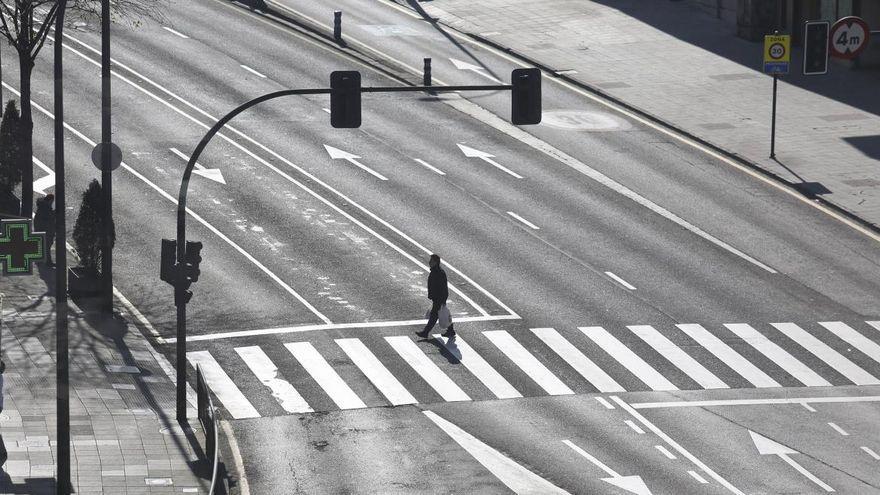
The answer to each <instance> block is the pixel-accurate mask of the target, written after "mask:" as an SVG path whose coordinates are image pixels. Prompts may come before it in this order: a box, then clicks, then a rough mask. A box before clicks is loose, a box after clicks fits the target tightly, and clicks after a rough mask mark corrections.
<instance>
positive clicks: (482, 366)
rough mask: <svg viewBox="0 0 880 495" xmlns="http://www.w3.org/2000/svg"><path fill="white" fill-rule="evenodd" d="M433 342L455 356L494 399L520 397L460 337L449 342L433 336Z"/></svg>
mask: <svg viewBox="0 0 880 495" xmlns="http://www.w3.org/2000/svg"><path fill="white" fill-rule="evenodd" d="M434 340H436V341H437V342H439V343H441V344H443V347H445V348H446V350H447V351H448V352H449V353H450V354H452V355H453V356H455V357H456V359H458V360H459V362H461V364H463V365H464V367H465V368H467V369H468V370H469V371H470V372H471V373H472V374H473V375H474V376H475V377H477V379H478V380H480V381H481V382H483V385H485V386H486V388H488V389H489V391H490V392H492V393H493V394H495V397H498V398H499V399H512V398H516V397H522V394H521V393H519V391H518V390H517V389H516V388H514V386H513V385H511V384H510V382H508V381H507V380H505V379H504V377H503V376H501V373H498V372H497V371H495V368H493V367H492V366H491V365H490V364H489V363H487V362H486V360H485V359H483V357H482V356H480V355H479V354H477V351H475V350H474V349H473V348H472V347H471V346H470V345H468V343H467V342H465V341H464V340H462V338H461V337H455V338H454V339H452V340H451V341H450V339H448V338H446V337H442V336H440V335H434Z"/></svg>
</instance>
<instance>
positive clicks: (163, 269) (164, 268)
mask: <svg viewBox="0 0 880 495" xmlns="http://www.w3.org/2000/svg"><path fill="white" fill-rule="evenodd" d="M176 270H177V241H176V240H173V239H162V259H161V261H160V265H159V279H160V280H162V281H163V282H168V283H169V284H171V285H174V282H175V280H174V277H175V271H176Z"/></svg>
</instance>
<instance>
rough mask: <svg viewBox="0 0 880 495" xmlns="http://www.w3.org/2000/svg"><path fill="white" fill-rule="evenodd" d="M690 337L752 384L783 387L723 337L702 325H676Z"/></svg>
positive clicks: (761, 386) (763, 386) (762, 386)
mask: <svg viewBox="0 0 880 495" xmlns="http://www.w3.org/2000/svg"><path fill="white" fill-rule="evenodd" d="M676 326H677V327H678V328H680V329H681V330H682V331H683V332H684V333H686V334H687V335H688V337H690V338H692V339H694V340H695V341H696V342H697V343H698V344H700V345H701V346H703V348H704V349H706V350H707V351H709V352H711V353H712V354H714V355H715V357H717V358H718V359H720V360H721V362H723V363H724V364H726V365H727V366H729V367H730V368H731V369H733V371H736V372H737V373H739V374H740V375H741V376H742V377H743V378H745V379H746V380H748V381H750V382H752V385H754V386H756V387H758V388H765V387H781V386H782V385H780V384H779V383H778V382H777V381H776V380H774V379H773V378H770V375H768V374H767V373H764V372H763V371H761V370H760V369H759V368H758V367H757V366H755V365H754V364H752V363H751V362H750V361H749V360H748V359H746V358H744V357H742V355H741V354H740V353H738V352H736V351H735V350H733V349H732V348H731V347H730V346H729V345H727V344H725V343H724V342H723V341H722V340H721V339H719V338H718V337H716V336H715V335H713V334H712V333H710V332H709V331H708V330H706V329H705V328H703V327H702V326H701V325H696V324H682V325H676Z"/></svg>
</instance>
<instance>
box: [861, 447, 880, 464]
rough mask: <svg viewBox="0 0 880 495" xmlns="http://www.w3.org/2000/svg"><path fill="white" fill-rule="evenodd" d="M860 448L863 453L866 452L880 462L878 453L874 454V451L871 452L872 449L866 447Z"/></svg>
mask: <svg viewBox="0 0 880 495" xmlns="http://www.w3.org/2000/svg"><path fill="white" fill-rule="evenodd" d="M860 448H861V449H862V450H863V451H865V453H866V454H868V455H869V456H871V457H873V458H874V460H875V461H880V455H877V453H876V452H874V451H873V450H871V449H870V448H868V447H865V446H862V447H860Z"/></svg>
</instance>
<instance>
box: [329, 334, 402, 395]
mask: <svg viewBox="0 0 880 495" xmlns="http://www.w3.org/2000/svg"><path fill="white" fill-rule="evenodd" d="M336 343H337V344H338V345H339V347H341V348H342V350H343V351H345V354H346V355H347V356H348V358H349V359H351V361H352V362H353V363H354V364H355V366H357V367H358V368H359V369H360V370H361V372H362V373H363V374H364V375H366V377H367V378H369V379H370V381H371V382H373V385H375V386H376V388H377V389H379V391H380V392H382V395H384V396H385V398H386V399H388V402H390V403H391V404H393V405H395V406H398V405H400V404H417V403H418V402H419V401H417V400H416V398H415V397H413V396H412V394H410V393H409V391H408V390H407V389H406V388H405V387H404V386H403V385H401V383H400V382H399V381H397V378H394V375H392V374H391V372H390V371H388V368H386V367H385V366H384V365H383V364H382V363H381V362H380V361H379V359H378V358H377V357H376V356H375V354H373V353H372V352H370V350H369V349H367V346H365V345H364V343H363V342H361V340H360V339H336Z"/></svg>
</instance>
